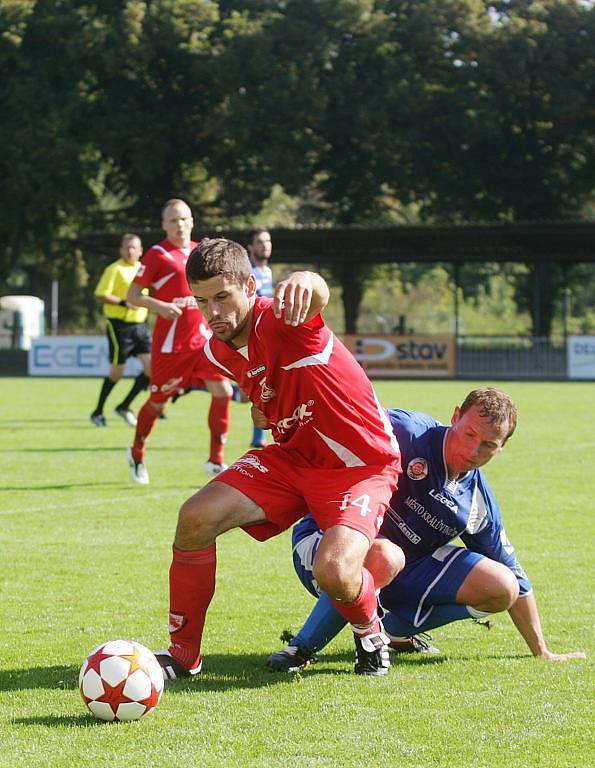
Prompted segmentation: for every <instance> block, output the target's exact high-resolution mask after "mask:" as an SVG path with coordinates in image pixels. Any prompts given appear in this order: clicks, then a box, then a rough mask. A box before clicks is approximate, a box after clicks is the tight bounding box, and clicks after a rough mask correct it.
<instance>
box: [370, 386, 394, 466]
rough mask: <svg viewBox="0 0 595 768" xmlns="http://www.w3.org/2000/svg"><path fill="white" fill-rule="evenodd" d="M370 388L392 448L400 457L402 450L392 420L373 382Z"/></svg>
mask: <svg viewBox="0 0 595 768" xmlns="http://www.w3.org/2000/svg"><path fill="white" fill-rule="evenodd" d="M370 387H371V389H372V394H373V395H374V402H375V403H376V408H378V415H379V416H380V421H381V422H382V426H383V427H384V431H385V433H386V435H387V436H388V438H389V440H390V447H391V448H392V449H393V451H394V452H395V453H396V454H397V456H398V455H399V454H400V453H401V449H400V448H399V444H398V443H397V438H396V437H395V433H394V432H393V428H392V426H391V423H390V420H389V418H388V416H387V413H386V411H385V409H384V408H383V407H382V406H381V405H380V400H379V399H378V395H377V394H376V390H375V389H374V387H373V386H372V383H371V382H370Z"/></svg>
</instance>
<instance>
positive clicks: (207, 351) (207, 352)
mask: <svg viewBox="0 0 595 768" xmlns="http://www.w3.org/2000/svg"><path fill="white" fill-rule="evenodd" d="M203 349H204V351H205V355H206V356H207V359H208V360H210V361H211V362H212V363H213V365H216V366H218V367H219V368H221V370H223V371H225V373H226V374H227V375H228V376H229V377H230V379H234V378H235V376H234V375H233V373H232V372H231V371H230V370H229V369H228V368H226V367H225V366H224V365H223V364H222V363H220V362H219V360H217V358H216V357H215V355H214V354H213V350H212V349H211V340H210V339H207V341H206V343H205V345H204V347H203Z"/></svg>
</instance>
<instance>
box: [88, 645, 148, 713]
mask: <svg viewBox="0 0 595 768" xmlns="http://www.w3.org/2000/svg"><path fill="white" fill-rule="evenodd" d="M79 689H80V692H81V696H82V697H83V701H84V702H85V704H86V705H87V707H88V708H89V709H90V710H91V712H92V713H93V714H94V715H95V717H98V718H99V719H100V720H138V719H139V717H142V716H143V715H146V714H148V713H149V712H151V711H152V710H153V709H155V707H156V706H157V704H159V701H160V699H161V696H162V694H163V672H162V671H161V667H160V665H159V662H158V661H157V659H156V658H155V656H154V654H153V653H151V651H150V650H149V649H148V648H145V646H144V645H141V644H140V643H135V642H134V641H133V640H110V641H109V642H107V643H102V644H101V645H98V646H97V647H96V648H93V650H92V651H91V653H90V654H89V655H88V656H87V658H86V659H85V661H84V662H83V666H82V667H81V671H80V673H79Z"/></svg>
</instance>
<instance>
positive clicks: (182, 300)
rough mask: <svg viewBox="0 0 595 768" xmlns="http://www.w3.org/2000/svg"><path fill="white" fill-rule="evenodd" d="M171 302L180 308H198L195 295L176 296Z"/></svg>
mask: <svg viewBox="0 0 595 768" xmlns="http://www.w3.org/2000/svg"><path fill="white" fill-rule="evenodd" d="M171 303H172V304H175V305H176V307H179V308H180V309H198V304H197V303H196V299H195V298H194V296H176V298H175V299H172V300H171Z"/></svg>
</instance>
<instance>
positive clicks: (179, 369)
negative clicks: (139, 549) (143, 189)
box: [127, 199, 232, 485]
mask: <svg viewBox="0 0 595 768" xmlns="http://www.w3.org/2000/svg"><path fill="white" fill-rule="evenodd" d="M162 226H163V229H164V230H165V233H166V235H167V237H166V239H165V240H162V241H161V242H160V243H158V244H157V245H154V246H152V247H151V248H149V250H148V251H147V252H146V253H145V255H144V256H143V259H142V262H141V265H140V268H139V270H138V272H137V274H136V277H135V278H134V282H133V283H132V285H131V286H130V289H129V291H128V301H129V303H130V304H134V305H136V306H140V307H146V308H147V309H149V310H152V311H153V312H156V313H157V315H158V317H157V322H156V324H155V329H154V331H153V346H152V351H151V368H152V372H151V386H150V395H149V399H148V400H147V402H146V403H145V404H144V405H143V407H142V408H141V410H140V412H139V414H138V423H137V426H136V433H135V435H134V444H133V446H132V448H129V449H128V452H127V453H128V464H129V468H130V476H131V478H132V479H133V480H134V481H135V482H137V483H140V484H141V485H146V484H147V483H148V482H149V475H148V472H147V469H146V467H145V464H144V458H145V444H146V441H147V438H148V437H149V434H150V433H151V430H152V429H153V425H154V424H155V421H156V420H157V419H158V417H159V415H160V414H161V413H162V412H163V409H164V407H165V404H166V403H167V401H168V400H169V399H170V398H171V397H173V396H174V395H177V394H182V393H184V392H185V391H187V390H188V389H189V387H191V386H192V387H195V388H197V389H198V388H200V387H202V386H203V385H204V386H206V388H207V389H208V390H209V392H210V393H211V395H212V400H211V407H210V410H209V428H210V430H211V447H210V455H209V460H208V461H207V462H206V463H205V465H204V468H205V471H206V472H207V473H208V474H211V475H216V474H218V473H219V472H221V471H223V470H224V469H226V468H227V467H226V465H225V464H224V463H223V446H224V443H225V441H226V438H227V432H228V431H229V414H230V401H231V395H232V388H231V384H230V383H229V381H228V379H227V378H226V376H225V375H224V374H222V373H220V372H218V371H215V370H214V369H213V368H212V367H211V368H210V369H209V367H208V366H207V365H206V364H203V363H201V361H202V360H204V358H201V357H199V356H197V351H198V350H200V349H201V348H202V347H203V346H204V344H205V342H206V341H207V339H208V338H209V336H210V335H211V331H210V330H209V328H208V326H207V324H206V322H205V319H204V317H203V315H202V313H201V311H200V310H199V309H198V307H197V305H196V300H195V298H194V296H193V295H192V292H191V291H190V288H189V287H188V283H187V281H186V272H185V269H186V262H187V261H188V256H189V255H190V252H191V250H192V249H193V248H195V247H196V245H197V243H195V242H194V241H193V240H192V239H191V235H192V228H193V226H194V221H193V219H192V211H191V210H190V208H189V207H188V205H187V204H186V203H185V202H184V201H183V200H178V199H173V200H168V201H167V203H165V205H164V206H163V211H162ZM144 288H149V289H150V291H151V295H150V296H146V295H143V293H142V291H143V289H144Z"/></svg>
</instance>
